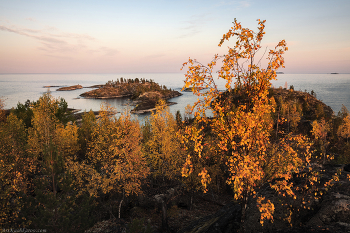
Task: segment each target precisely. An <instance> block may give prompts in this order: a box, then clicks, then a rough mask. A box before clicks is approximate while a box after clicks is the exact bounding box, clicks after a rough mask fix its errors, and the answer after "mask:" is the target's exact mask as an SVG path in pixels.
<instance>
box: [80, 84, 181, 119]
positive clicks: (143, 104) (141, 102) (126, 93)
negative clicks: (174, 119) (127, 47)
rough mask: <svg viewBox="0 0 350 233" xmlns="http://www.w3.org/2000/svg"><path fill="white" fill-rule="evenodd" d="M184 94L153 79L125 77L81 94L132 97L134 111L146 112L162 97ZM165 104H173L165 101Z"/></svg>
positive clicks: (102, 97)
mask: <svg viewBox="0 0 350 233" xmlns="http://www.w3.org/2000/svg"><path fill="white" fill-rule="evenodd" d="M181 95H182V94H181V93H180V92H178V91H174V90H171V89H168V88H167V87H166V86H164V85H163V86H162V85H159V84H158V83H155V82H154V81H153V80H152V79H151V80H147V79H143V78H141V79H138V78H135V79H124V78H120V79H117V80H116V81H113V80H112V81H108V82H107V83H106V84H105V85H99V86H98V88H97V89H94V90H91V91H88V92H85V93H83V94H81V95H80V96H82V97H85V98H94V99H111V98H123V97H130V98H131V99H132V100H133V101H134V102H135V105H136V106H135V108H134V109H133V110H132V112H133V113H144V112H149V111H152V110H154V109H155V106H156V104H157V102H158V101H159V100H160V99H163V100H168V99H171V98H174V97H177V96H181ZM165 104H167V105H170V104H173V103H171V102H165Z"/></svg>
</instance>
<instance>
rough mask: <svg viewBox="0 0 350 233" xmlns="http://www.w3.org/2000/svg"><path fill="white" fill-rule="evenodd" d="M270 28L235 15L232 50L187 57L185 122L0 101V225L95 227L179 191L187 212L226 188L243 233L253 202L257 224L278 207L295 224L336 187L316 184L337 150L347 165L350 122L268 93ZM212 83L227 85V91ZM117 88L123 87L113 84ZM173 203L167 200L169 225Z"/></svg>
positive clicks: (281, 48)
mask: <svg viewBox="0 0 350 233" xmlns="http://www.w3.org/2000/svg"><path fill="white" fill-rule="evenodd" d="M264 28H265V21H261V20H258V28H257V31H252V30H250V29H248V28H243V27H242V26H241V24H240V23H239V22H237V21H236V20H235V21H234V22H233V26H232V28H231V29H230V30H229V31H228V32H227V33H226V34H224V35H223V37H222V39H221V41H220V43H219V46H222V45H223V44H224V43H226V42H227V41H231V42H232V41H233V47H228V52H227V54H224V55H218V54H216V55H214V58H213V60H212V61H210V62H209V63H208V64H206V65H203V64H202V63H200V62H198V61H196V60H195V59H191V58H190V59H189V60H188V62H186V63H184V64H183V68H185V67H187V69H188V70H187V72H186V74H185V77H186V80H185V86H184V88H190V89H192V91H193V93H194V94H196V95H198V96H199V97H200V98H199V100H198V101H197V102H196V103H195V104H194V105H193V106H190V107H189V108H186V110H185V111H186V112H185V117H184V120H182V116H181V114H180V113H177V115H176V117H174V116H173V115H172V114H171V113H170V111H169V108H168V107H166V105H165V102H164V101H163V100H161V99H160V100H159V102H158V105H157V106H156V109H155V111H154V112H152V113H151V114H150V115H149V116H148V117H147V118H146V119H145V121H144V122H143V123H140V122H139V121H138V120H136V119H135V118H133V117H132V116H131V115H130V113H128V112H124V113H121V114H116V111H115V109H113V108H111V107H110V106H108V105H107V104H105V105H102V106H101V110H100V112H99V115H98V116H96V115H95V114H94V113H93V112H92V111H90V112H87V113H84V114H83V116H82V119H81V121H75V120H74V118H72V117H71V115H70V114H68V111H67V106H68V105H67V103H66V102H65V101H64V100H63V99H55V98H54V97H52V96H51V94H50V93H45V94H43V96H41V97H40V98H39V100H38V101H36V102H30V101H27V102H26V104H25V105H23V104H20V103H19V104H18V106H17V108H16V109H13V110H12V111H11V113H10V114H7V115H6V114H5V111H4V110H3V107H4V102H3V101H2V100H1V99H0V142H1V144H0V225H1V227H2V228H11V227H12V228H14V227H18V228H20V227H24V228H37V229H39V228H40V229H41V228H42V229H47V230H48V231H50V232H84V231H85V230H86V229H87V228H89V227H90V226H91V225H93V224H94V223H96V222H98V221H102V220H105V219H110V218H113V219H114V218H123V217H124V216H125V215H126V213H127V211H128V210H130V208H131V207H130V206H132V205H133V204H132V202H134V206H136V205H138V204H135V203H138V201H136V200H138V198H139V197H143V195H147V194H149V193H151V194H152V195H154V194H155V193H154V192H155V190H162V189H163V190H164V189H167V188H169V187H170V186H171V185H173V184H176V185H177V186H178V187H180V188H179V189H181V192H182V195H187V196H188V197H189V199H190V205H189V206H190V207H189V209H191V208H195V206H194V205H192V201H193V196H194V194H195V193H199V192H209V191H210V192H211V195H214V193H216V194H220V193H230V195H232V198H233V199H234V200H235V201H236V202H238V203H240V204H241V207H242V208H241V210H242V218H241V219H242V224H241V228H242V229H241V230H244V220H245V219H246V218H245V217H246V216H245V215H246V211H247V206H248V205H249V203H252V202H253V203H254V204H255V205H256V206H257V208H259V210H260V214H261V215H260V223H261V225H263V224H265V223H266V222H268V223H272V222H273V221H274V219H275V217H274V214H275V211H276V209H277V208H279V207H280V206H281V205H282V206H283V208H285V210H286V212H285V213H287V214H286V215H285V216H284V220H285V221H287V222H289V223H290V224H292V223H293V216H294V215H296V213H298V212H299V211H300V210H301V209H307V208H310V205H309V202H310V200H311V199H319V198H321V196H322V195H323V193H324V192H326V191H327V190H328V188H329V186H331V185H332V184H333V183H334V182H336V181H337V180H338V174H334V175H333V176H332V178H331V179H329V180H325V179H322V182H321V178H320V176H321V170H320V169H317V167H322V165H321V164H327V163H330V161H331V159H332V158H333V157H334V155H337V154H341V156H338V158H335V159H336V160H337V161H341V162H344V161H345V162H349V161H350V158H349V156H347V155H348V152H349V151H350V144H349V138H350V115H349V112H348V111H347V109H346V108H345V107H343V108H342V110H341V112H340V113H339V114H338V116H334V115H333V116H330V114H327V111H325V109H324V107H323V105H321V104H319V103H316V104H315V103H314V104H310V102H308V99H309V98H310V96H311V95H310V94H309V93H301V92H298V91H294V90H293V89H290V90H287V89H285V90H282V89H281V88H280V89H279V90H277V89H273V88H272V87H271V80H274V79H276V70H278V69H279V68H282V67H284V59H283V55H284V53H285V52H286V51H287V50H288V48H287V46H286V42H285V41H284V40H282V41H280V42H279V43H277V45H276V47H275V48H274V49H271V50H268V49H267V48H266V49H265V48H263V46H262V39H263V37H264V34H265V32H264ZM264 51H265V52H264ZM264 55H265V58H266V59H267V60H266V61H267V62H266V67H264V68H262V65H261V64H264V62H261V59H262V58H264V57H263V56H264ZM217 79H221V80H224V81H225V90H224V91H219V89H218V86H217ZM119 82H126V80H124V79H120V81H119V80H118V82H110V83H108V85H106V88H109V87H111V86H113V85H115V86H118V85H119V84H120V83H119ZM128 82H130V87H131V86H134V84H135V85H136V84H139V83H140V82H141V83H143V84H147V83H146V81H145V80H135V81H132V82H131V81H130V80H129V81H128ZM151 84H152V82H151V83H150V84H149V85H151ZM152 85H153V84H152ZM152 85H151V86H152ZM154 86H156V87H157V86H158V85H154ZM161 89H163V90H167V89H166V87H163V88H161ZM141 92H142V90H141V89H140V93H139V94H141ZM207 113H210V117H208V116H207ZM320 184H321V186H322V188H319V186H320ZM155 187H156V188H155ZM262 187H264V189H266V187H268V188H269V190H273V191H272V192H273V194H274V195H275V196H278V200H279V203H277V202H274V200H273V199H272V198H270V197H269V196H266V195H265V194H264V192H263V191H262ZM173 190H174V189H173ZM179 192H180V191H179ZM174 193H175V191H174V192H173V194H174ZM162 195H163V194H162ZM174 195H175V194H174ZM177 195H180V194H177ZM164 196H167V195H163V197H164ZM168 196H171V195H168ZM152 198H153V197H152ZM171 198H174V196H172V197H171ZM171 198H170V197H169V199H168V200H166V198H164V199H162V200H163V205H162V214H163V218H165V220H166V218H167V215H166V208H167V206H168V207H169V206H170V205H172V202H173V201H174V199H171ZM290 200H292V201H290ZM152 208H153V207H152ZM134 209H135V208H134ZM136 209H137V208H136ZM177 209H178V206H176V205H175V204H174V205H173V206H172V207H171V210H172V211H169V215H172V216H177V215H178V214H177V212H176V211H177ZM128 217H130V216H128ZM138 221H139V220H137V221H136V220H135V222H138ZM133 222H134V221H133ZM140 222H141V220H140Z"/></svg>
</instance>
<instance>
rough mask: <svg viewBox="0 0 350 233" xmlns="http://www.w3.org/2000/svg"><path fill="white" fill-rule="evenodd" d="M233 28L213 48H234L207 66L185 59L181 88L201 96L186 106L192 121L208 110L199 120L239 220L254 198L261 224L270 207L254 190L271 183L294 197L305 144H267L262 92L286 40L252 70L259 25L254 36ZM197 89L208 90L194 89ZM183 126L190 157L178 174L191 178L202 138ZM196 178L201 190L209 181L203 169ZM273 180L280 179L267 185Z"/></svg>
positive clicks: (266, 104) (292, 139)
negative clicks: (230, 43) (209, 115)
mask: <svg viewBox="0 0 350 233" xmlns="http://www.w3.org/2000/svg"><path fill="white" fill-rule="evenodd" d="M233 24H234V25H233V27H232V28H231V29H230V30H229V32H228V33H226V34H224V35H223V38H222V40H221V42H220V44H219V46H221V45H222V44H223V43H224V41H226V40H229V39H231V38H232V37H236V43H235V44H234V47H233V48H231V47H228V53H227V54H226V55H223V56H219V55H215V56H214V59H213V60H212V61H211V62H210V63H208V64H207V65H203V64H201V63H199V62H197V61H196V60H194V59H191V58H190V59H189V61H188V62H186V63H184V66H188V71H187V74H185V76H186V81H185V87H184V88H188V87H191V88H192V90H193V92H194V93H195V94H197V95H198V96H202V97H203V98H202V99H203V100H198V101H197V102H196V103H195V104H194V106H193V107H192V110H194V109H196V110H197V112H198V113H197V114H196V113H195V114H196V116H197V119H198V120H199V119H200V114H202V116H204V112H205V110H206V109H208V108H210V109H211V110H212V111H213V115H214V117H213V119H212V120H210V121H207V120H205V119H202V121H207V122H209V124H210V127H211V130H212V134H214V135H215V136H216V138H217V149H216V150H214V151H216V156H219V157H221V159H219V160H218V161H226V162H225V165H226V169H228V171H229V173H230V175H229V177H228V178H227V183H228V184H230V185H231V186H232V188H233V190H234V198H235V199H237V200H241V204H242V218H243V219H244V218H245V209H246V207H247V202H248V197H249V196H250V195H253V196H256V195H257V196H258V207H259V209H260V211H261V213H262V215H261V223H263V221H264V220H265V219H268V220H272V219H273V212H274V204H273V203H271V202H270V201H269V200H264V198H263V197H261V196H259V194H258V193H257V191H258V189H259V188H260V186H261V185H262V184H264V183H266V182H271V187H272V188H274V189H275V190H276V191H277V192H278V193H280V194H282V195H289V196H293V197H295V193H294V191H293V183H292V181H291V178H292V174H293V173H296V172H298V171H299V170H300V169H302V168H303V167H304V166H306V165H308V163H309V158H310V152H309V145H308V143H306V140H305V138H303V137H301V136H292V135H288V136H287V137H285V138H282V139H280V140H279V141H276V142H272V141H271V140H270V138H271V133H272V131H273V121H272V118H271V116H272V113H273V112H274V111H275V109H274V107H275V105H276V104H275V101H274V100H273V99H270V98H269V97H268V89H269V88H270V86H271V83H270V81H271V80H274V79H276V70H277V69H278V68H280V67H284V59H283V54H284V52H285V51H287V50H288V48H287V47H286V42H285V41H284V40H282V41H280V42H279V43H278V44H277V46H276V47H275V49H273V50H269V52H268V55H267V60H268V63H267V68H266V69H261V68H260V67H259V66H258V65H259V64H260V60H261V58H260V57H259V58H256V56H257V54H258V51H259V50H260V49H261V48H262V46H261V40H262V38H263V35H264V34H265V32H264V28H265V21H260V20H258V25H259V26H258V32H254V31H252V30H250V29H247V28H243V27H242V26H241V24H240V23H239V22H237V21H236V20H235V21H234V22H233ZM256 59H259V60H258V61H256ZM218 62H222V66H221V67H220V69H219V70H218V71H217V72H218V78H219V79H224V80H225V81H226V92H225V93H220V92H219V91H218V89H217V86H216V84H215V79H214V76H213V72H214V67H215V66H216V64H217V63H218ZM256 62H257V63H256ZM203 88H208V89H207V91H199V90H202V89H203ZM188 128H190V129H187V131H188V133H187V134H184V136H185V138H186V137H187V139H184V141H185V142H186V141H189V140H192V141H193V147H194V150H193V151H194V152H195V153H193V154H190V155H189V156H188V158H187V160H186V163H185V164H184V167H183V176H188V175H189V174H191V172H193V167H194V166H195V163H196V162H198V159H201V158H203V156H202V151H203V149H204V148H203V147H204V145H205V144H204V140H203V136H202V134H198V132H200V131H203V130H204V129H201V128H198V125H197V124H192V125H191V126H189V127H188ZM202 164H205V163H202ZM282 164H283V166H281V165H282ZM198 175H199V176H200V177H201V180H202V184H203V186H204V187H205V188H206V187H207V186H208V183H209V182H210V181H211V179H210V178H211V177H210V173H209V172H208V169H205V167H204V168H203V169H202V170H201V171H200V172H198ZM277 178H280V179H278V180H281V181H277V182H272V181H273V180H276V179H277Z"/></svg>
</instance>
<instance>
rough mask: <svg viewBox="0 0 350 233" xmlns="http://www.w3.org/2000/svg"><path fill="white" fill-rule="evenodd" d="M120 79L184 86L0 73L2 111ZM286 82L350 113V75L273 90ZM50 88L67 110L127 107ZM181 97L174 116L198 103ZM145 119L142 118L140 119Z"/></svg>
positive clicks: (297, 80) (176, 79)
mask: <svg viewBox="0 0 350 233" xmlns="http://www.w3.org/2000/svg"><path fill="white" fill-rule="evenodd" d="M120 77H123V78H127V79H128V78H130V79H134V78H145V79H153V80H154V81H155V82H157V83H159V84H160V85H165V86H167V87H168V88H171V89H174V90H177V91H181V88H182V86H183V84H184V80H185V77H184V74H183V73H137V74H131V73H128V74H0V98H2V99H4V100H5V108H12V107H16V105H17V103H18V102H21V103H24V102H25V101H26V100H27V99H29V100H31V101H33V100H37V99H38V98H39V97H40V96H41V95H42V94H43V93H44V92H47V91H48V88H44V86H71V85H76V84H80V85H82V86H83V87H89V86H92V85H96V84H105V83H106V82H107V81H109V80H116V79H118V78H120ZM286 82H287V86H288V88H289V87H290V85H293V86H294V90H297V91H299V90H302V91H305V90H307V91H308V92H311V90H313V91H314V92H316V95H317V98H318V99H320V100H322V101H323V102H324V103H325V104H327V105H329V106H330V107H332V109H333V111H334V112H335V113H338V111H339V110H340V108H341V106H342V104H344V105H345V106H346V107H347V108H348V109H349V110H350V74H279V75H278V80H276V81H273V82H272V84H273V86H274V87H279V86H282V87H284V86H285V84H286ZM218 87H219V89H222V90H223V89H224V82H223V81H222V80H218ZM56 89H57V88H56V87H51V88H50V91H51V94H52V95H53V96H54V97H62V98H64V99H65V100H66V101H67V102H68V105H69V107H70V108H75V109H82V110H83V111H84V110H87V111H89V110H90V109H92V110H94V111H96V110H99V109H100V106H101V104H102V103H103V102H108V103H109V104H110V105H111V106H113V107H116V108H117V110H118V111H123V110H124V109H128V108H130V107H128V106H127V104H128V103H129V102H128V100H127V99H110V100H100V99H84V98H79V95H80V94H81V93H83V92H86V91H88V90H90V89H89V88H83V89H80V90H74V91H56ZM182 94H183V95H182V96H180V97H176V98H173V99H171V100H170V101H172V102H176V103H177V104H175V105H172V106H170V111H171V112H172V113H174V114H175V113H176V111H177V110H180V111H181V113H182V114H183V113H184V111H185V107H186V106H187V105H188V104H191V105H192V104H193V103H194V102H195V101H196V100H197V96H194V95H193V94H192V93H191V92H182ZM139 118H141V119H142V118H144V116H139Z"/></svg>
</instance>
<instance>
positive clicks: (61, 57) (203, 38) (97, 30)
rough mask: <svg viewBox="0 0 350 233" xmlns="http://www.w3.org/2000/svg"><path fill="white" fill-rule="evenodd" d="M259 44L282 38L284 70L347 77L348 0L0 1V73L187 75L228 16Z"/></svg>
mask: <svg viewBox="0 0 350 233" xmlns="http://www.w3.org/2000/svg"><path fill="white" fill-rule="evenodd" d="M235 18H236V19H237V21H238V22H241V24H242V27H245V28H249V29H252V30H257V26H258V24H257V19H261V20H264V19H265V20H266V28H265V32H266V34H265V37H264V39H263V41H262V45H263V47H267V48H269V49H272V48H274V46H275V45H277V43H278V42H279V41H280V40H282V39H284V40H286V42H287V46H288V48H289V50H288V51H287V52H286V54H285V56H284V57H285V66H286V68H284V69H282V70H279V71H282V72H284V73H331V72H337V73H350V43H349V42H350V0H316V1H314V0H293V1H281V0H280V1H275V0H271V1H270V0H264V1H263V0H255V1H254V0H246V1H229V0H224V1H220V0H128V1H125V0H123V1H119V0H60V1H52V0H30V1H28V0H0V73H138V72H143V73H146V72H147V73H156V72H185V71H181V67H182V64H183V63H184V62H186V61H187V60H188V58H189V57H191V58H195V59H197V60H198V61H200V62H202V63H208V62H210V61H211V59H212V58H213V56H214V55H215V54H220V55H223V54H225V53H226V52H227V49H228V47H230V46H231V47H233V45H234V39H231V40H230V41H229V42H225V43H224V45H223V46H222V47H221V48H219V47H218V43H219V42H220V39H221V38H222V35H223V34H225V33H226V32H228V30H229V29H230V27H231V26H232V25H233V24H232V22H233V21H234V19H235Z"/></svg>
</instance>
